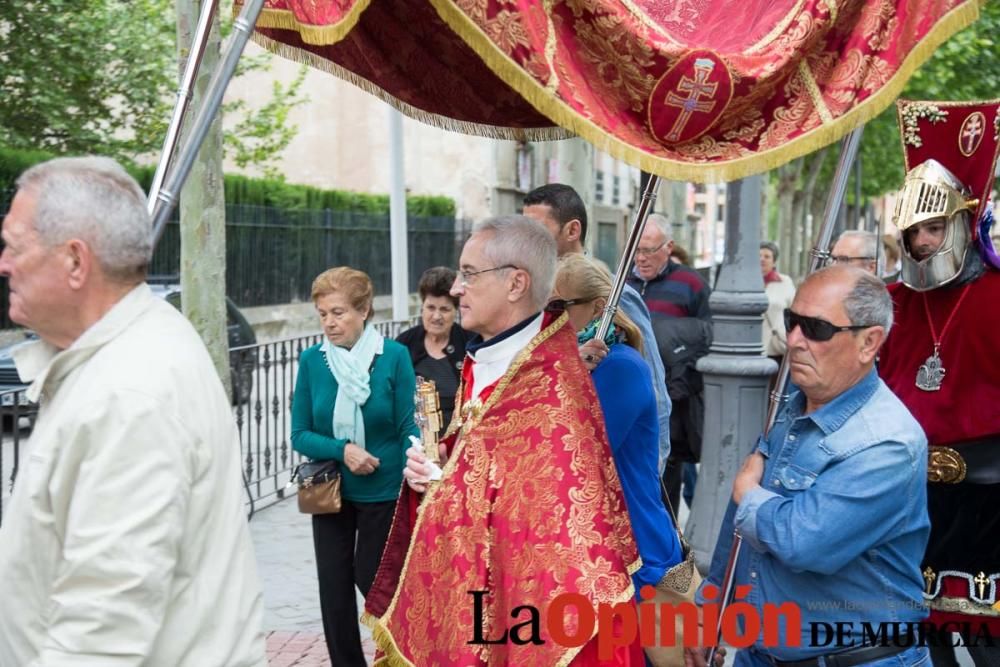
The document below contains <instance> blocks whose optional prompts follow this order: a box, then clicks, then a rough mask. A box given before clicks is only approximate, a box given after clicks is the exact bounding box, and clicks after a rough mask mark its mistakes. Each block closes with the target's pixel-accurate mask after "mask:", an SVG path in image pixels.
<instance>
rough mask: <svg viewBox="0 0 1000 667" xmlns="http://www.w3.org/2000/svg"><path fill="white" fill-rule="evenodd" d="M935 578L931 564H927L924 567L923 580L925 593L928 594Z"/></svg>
mask: <svg viewBox="0 0 1000 667" xmlns="http://www.w3.org/2000/svg"><path fill="white" fill-rule="evenodd" d="M935 579H937V575H936V574H934V570H932V569H931V566H930V565H928V566H927V567H926V568H925V569H924V581H926V582H927V594H928V595H930V594H931V589H932V588H933V587H934V580H935Z"/></svg>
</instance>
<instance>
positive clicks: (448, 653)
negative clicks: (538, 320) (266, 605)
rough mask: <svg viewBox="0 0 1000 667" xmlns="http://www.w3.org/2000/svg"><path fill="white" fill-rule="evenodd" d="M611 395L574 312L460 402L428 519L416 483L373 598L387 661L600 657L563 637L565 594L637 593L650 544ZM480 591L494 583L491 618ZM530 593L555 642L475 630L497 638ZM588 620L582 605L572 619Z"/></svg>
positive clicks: (632, 657)
mask: <svg viewBox="0 0 1000 667" xmlns="http://www.w3.org/2000/svg"><path fill="white" fill-rule="evenodd" d="M460 395H461V394H460ZM599 405H600V404H599V403H598V400H597V395H596V393H595V390H594V386H593V382H592V381H591V379H590V375H589V373H588V372H587V370H586V368H585V367H584V366H583V363H582V361H581V360H580V356H579V353H578V351H577V342H576V336H575V335H574V334H573V332H572V331H571V330H570V328H569V327H568V326H567V325H566V318H565V317H561V318H559V319H558V320H557V321H556V322H554V323H547V326H545V327H543V329H542V331H541V332H540V333H539V334H538V335H537V336H535V338H534V339H532V341H531V343H529V345H528V346H527V347H526V348H525V349H524V350H523V351H522V352H521V353H519V354H518V356H517V357H516V358H515V360H514V362H513V363H512V365H511V368H510V369H509V370H508V371H507V373H506V374H505V375H504V377H502V378H501V379H500V381H499V382H498V383H497V385H496V387H495V389H494V390H493V392H492V393H491V394H490V395H489V398H487V400H486V401H485V403H482V404H481V407H480V409H478V410H471V411H468V410H463V406H459V405H456V414H457V415H461V416H462V417H463V418H464V423H463V424H461V426H459V425H458V424H457V423H456V422H457V421H458V420H457V419H456V420H454V421H453V424H452V426H451V427H450V429H449V431H450V433H449V434H448V437H452V438H455V444H454V448H453V449H454V451H453V452H452V455H451V457H450V458H449V460H448V463H447V464H446V465H445V466H444V478H443V479H442V481H441V482H439V483H438V484H436V485H434V486H433V487H432V488H431V489H430V490H429V491H428V492H427V494H426V497H425V498H424V499H423V500H422V502H421V504H420V507H419V511H418V512H417V514H416V516H417V518H416V522H415V524H411V521H410V518H411V516H412V514H411V507H412V505H413V501H414V497H413V496H412V495H411V494H409V493H404V494H402V497H401V498H400V504H399V507H398V508H397V512H396V518H395V520H394V523H393V528H392V532H391V534H390V539H389V542H388V544H387V546H386V549H385V555H383V559H382V563H381V564H380V566H379V572H378V574H377V576H376V580H375V584H374V586H373V587H372V590H371V592H370V593H369V596H368V599H367V600H366V604H365V609H366V620H367V621H368V623H369V624H370V625H373V626H374V628H373V634H374V636H375V640H376V643H377V644H378V646H379V649H380V650H381V651H382V652H384V654H385V655H384V658H383V659H384V661H385V662H386V663H388V664H392V665H395V664H401V665H405V664H414V665H468V664H510V665H528V664H539V665H542V664H544V665H566V664H570V663H572V664H573V665H583V664H586V665H597V664H600V663H599V661H598V660H597V651H596V649H597V647H596V644H595V642H594V641H593V640H591V641H589V642H588V643H587V644H586V645H585V646H584V647H576V648H569V647H565V646H561V645H560V644H559V643H557V642H556V641H555V640H554V639H553V638H552V637H551V636H550V634H549V630H548V627H547V623H546V619H547V609H548V607H549V604H550V602H551V601H552V600H553V599H554V598H555V597H556V596H558V595H560V594H566V593H570V594H579V595H582V596H583V597H584V598H585V599H586V600H587V601H588V603H589V606H590V607H591V608H592V609H595V610H596V609H597V606H598V605H599V604H601V603H607V604H615V603H628V604H631V603H632V600H633V596H634V590H633V587H632V582H631V578H630V572H632V571H634V569H635V568H636V567H638V565H639V561H638V554H637V551H636V547H635V542H634V540H633V538H632V532H631V525H630V523H629V519H628V514H627V511H626V507H625V500H624V496H623V495H622V490H621V483H620V482H619V480H618V476H617V473H616V471H615V467H614V462H613V460H612V458H611V450H610V447H609V445H608V442H607V435H606V433H605V429H604V421H603V415H602V413H601V411H600V408H599ZM403 553H405V560H403V559H401V557H400V556H401V554H403ZM469 591H487V594H486V596H485V598H484V599H483V613H482V614H481V615H480V616H481V617H480V618H478V619H477V618H476V617H475V614H474V599H473V596H472V595H471V594H470V593H469ZM521 605H525V606H528V605H530V606H531V607H534V608H536V609H537V610H539V612H540V618H541V622H540V628H539V634H540V638H541V640H542V641H543V642H544V643H542V644H516V643H514V642H511V641H507V642H505V643H499V644H485V645H484V644H470V643H469V641H470V640H471V639H472V638H473V637H474V636H476V627H477V625H478V626H479V627H480V629H481V630H480V634H481V636H482V637H483V638H488V639H495V638H498V637H501V636H503V635H504V633H505V632H506V631H508V630H509V629H510V628H511V627H512V626H514V625H516V624H518V623H520V622H521V621H524V620H525V619H527V618H528V613H527V612H522V613H520V614H518V615H517V617H516V618H512V612H513V610H514V609H515V607H518V606H521ZM578 621H579V617H578V615H577V614H576V611H575V608H573V607H569V608H568V612H567V613H566V614H565V615H564V616H563V627H564V628H565V631H566V632H567V633H569V634H571V635H572V634H573V633H574V632H575V629H576V626H577V623H578ZM593 633H594V634H596V628H595V629H594V631H593ZM528 634H529V633H528V632H527V630H523V631H522V632H521V635H522V636H525V637H526V636H527V635H528ZM591 636H593V634H592V635H591ZM377 662H379V664H382V662H381V661H377ZM608 664H615V665H637V666H638V665H642V664H643V658H642V651H641V649H638V650H637V649H636V647H635V646H630V647H626V648H623V649H622V650H620V651H618V653H617V654H616V656H615V658H614V659H613V660H612V661H611V662H610V663H608Z"/></svg>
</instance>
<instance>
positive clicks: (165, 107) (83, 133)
mask: <svg viewBox="0 0 1000 667" xmlns="http://www.w3.org/2000/svg"><path fill="white" fill-rule="evenodd" d="M221 4H222V5H223V8H222V9H221V10H220V15H221V16H222V17H224V18H225V17H228V16H231V3H225V2H224V3H221ZM175 17H176V15H175V11H174V2H173V0H87V1H86V2H81V1H80V0H27V1H18V2H0V89H2V91H3V104H0V145H4V146H7V147H10V148H15V149H30V150H43V151H48V152H51V153H55V154H79V153H100V154H104V155H110V156H113V157H115V158H118V159H120V160H123V161H126V162H133V161H136V160H140V159H143V158H144V159H145V160H146V161H148V160H149V159H150V156H153V155H158V154H159V151H160V148H161V146H162V144H163V137H164V135H165V134H166V126H167V121H168V120H169V117H170V107H171V105H172V104H173V103H174V100H175V94H174V93H175V91H176V89H177V80H178V72H177V64H176V63H177V49H176V44H177V41H176V18H175ZM223 23H224V25H223V26H222V29H223V32H224V33H225V32H226V30H227V28H228V25H226V24H228V21H223ZM270 58H271V56H270V54H266V55H264V56H262V57H258V58H254V59H251V60H249V61H247V62H246V63H242V64H241V69H240V72H243V71H249V70H251V69H259V68H266V67H267V66H268V63H269V61H270ZM238 74H239V73H238ZM304 77H305V66H303V69H302V70H301V71H300V74H299V76H297V77H296V78H295V79H294V80H292V81H291V82H288V83H281V82H276V83H275V84H274V85H273V87H272V91H271V93H272V94H271V97H270V99H269V100H267V101H265V102H264V104H263V105H262V106H260V107H259V108H256V109H250V108H249V107H248V106H247V105H245V104H242V103H239V102H237V103H234V104H231V105H230V106H229V111H230V112H231V113H233V114H234V115H235V117H236V118H237V119H238V120H237V121H236V123H235V126H234V128H233V129H232V130H231V131H229V132H227V133H226V137H225V140H224V143H225V146H226V148H227V150H229V151H230V152H231V154H232V155H233V158H234V160H235V161H236V163H237V164H238V165H239V166H241V167H245V166H248V165H256V166H260V167H261V168H263V169H264V171H265V172H266V173H269V174H271V175H273V176H277V174H276V173H275V172H274V170H273V168H271V167H270V165H271V163H272V161H273V160H274V159H275V158H276V157H277V155H278V154H279V153H280V152H281V151H282V150H284V148H285V147H286V146H287V145H288V143H289V142H290V141H291V139H292V138H293V137H294V135H295V132H296V131H297V128H296V127H295V126H294V125H292V124H291V123H290V122H289V118H288V115H289V112H290V111H291V110H292V109H293V108H294V107H296V106H298V105H300V104H303V103H304V102H305V101H306V100H307V98H306V97H305V96H304V95H302V93H301V91H302V84H303V81H304ZM193 117H194V113H193V112H189V115H188V118H189V121H188V122H190V120H193Z"/></svg>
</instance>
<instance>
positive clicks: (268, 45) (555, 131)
mask: <svg viewBox="0 0 1000 667" xmlns="http://www.w3.org/2000/svg"><path fill="white" fill-rule="evenodd" d="M262 27H263V26H262ZM252 39H253V41H254V42H256V43H257V44H258V45H259V46H261V47H263V48H265V49H267V50H268V51H270V52H271V53H273V54H275V55H278V56H281V57H282V58H287V59H288V60H291V61H293V62H297V63H302V64H305V65H309V66H310V67H313V68H315V69H318V70H320V71H322V72H326V73H327V74H332V75H334V76H335V77H337V78H339V79H343V80H344V81H347V82H348V83H351V84H354V85H355V86H357V87H358V88H360V89H361V90H363V91H365V92H366V93H368V94H370V95H373V96H375V97H377V98H378V99H380V100H382V101H383V102H385V103H386V104H388V105H389V106H391V107H393V108H394V109H396V110H397V111H399V112H400V113H402V114H404V115H406V116H409V117H410V118H412V119H414V120H418V121H420V122H421V123H424V124H426V125H430V126H432V127H437V128H440V129H442V130H448V131H449V132H458V133H460V134H469V135H472V136H476V137H487V138H489V139H502V140H507V141H555V140H558V139H570V138H572V137H574V136H576V135H574V134H573V132H571V131H570V130H567V129H565V128H562V127H528V128H523V127H502V126H499V125H486V124H484V123H472V122H469V121H464V120H456V119H454V118H449V117H447V116H441V115H439V114H435V113H430V112H428V111H424V110H423V109H419V108H417V107H415V106H413V105H410V104H407V103H406V102H403V101H402V100H399V99H397V98H396V97H394V96H393V95H391V94H390V93H388V92H386V91H385V90H384V89H383V88H380V87H379V86H377V85H375V84H374V83H372V82H371V81H369V80H368V79H366V78H364V77H362V76H360V75H358V74H355V73H354V72H352V71H350V70H349V69H345V68H343V67H341V66H340V65H338V64H336V63H334V62H331V61H329V60H327V59H326V58H323V57H322V56H319V55H316V54H315V53H313V52H311V51H307V50H305V49H300V48H298V47H295V46H291V45H289V44H284V43H282V42H279V41H277V40H274V39H271V38H270V37H267V36H265V35H262V34H261V33H259V32H254V33H253V37H252Z"/></svg>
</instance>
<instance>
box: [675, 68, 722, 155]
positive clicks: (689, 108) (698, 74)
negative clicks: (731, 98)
mask: <svg viewBox="0 0 1000 667" xmlns="http://www.w3.org/2000/svg"><path fill="white" fill-rule="evenodd" d="M714 68H715V63H714V62H712V61H711V60H709V59H707V58H699V59H698V60H696V61H695V63H694V78H693V79H689V78H688V77H686V76H682V77H681V82H680V83H679V84H677V90H678V91H679V92H682V93H688V96H687V97H681V96H680V95H678V94H676V93H674V92H673V91H671V92H669V93H667V98H666V104H667V106H671V107H679V108H680V109H681V113H680V115H679V116H677V120H675V121H674V126H673V127H672V128H670V132H669V133H667V141H677V140H678V139H680V136H681V132H683V131H684V127H685V126H686V125H687V124H688V121H689V120H691V114H693V113H694V112H695V111H702V112H709V111H711V110H712V109H713V108H715V101H714V100H713V101H711V102H710V101H708V100H702V99H701V97H702V96H703V95H704V96H707V97H711V96H712V95H715V91H716V89H717V88H718V87H719V84H718V83H709V82H708V77H709V75H711V74H712V70H713V69H714Z"/></svg>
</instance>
